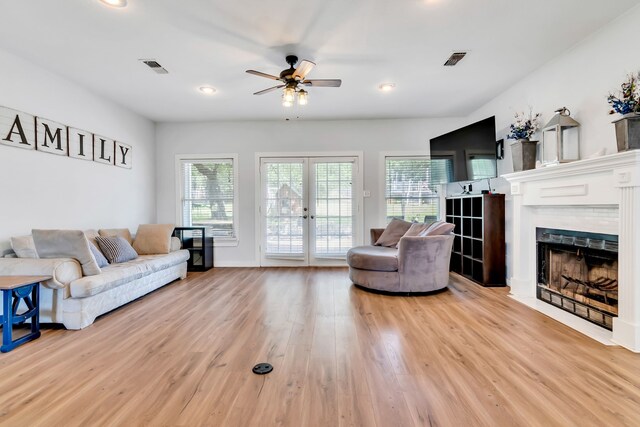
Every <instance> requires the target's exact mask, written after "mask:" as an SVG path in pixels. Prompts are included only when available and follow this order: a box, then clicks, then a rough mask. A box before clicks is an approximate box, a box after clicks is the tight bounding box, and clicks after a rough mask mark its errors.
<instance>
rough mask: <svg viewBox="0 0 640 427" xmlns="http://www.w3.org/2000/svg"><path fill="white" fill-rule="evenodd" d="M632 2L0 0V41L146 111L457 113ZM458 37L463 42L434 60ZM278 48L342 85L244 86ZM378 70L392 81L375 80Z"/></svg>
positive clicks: (274, 62) (181, 115)
mask: <svg viewBox="0 0 640 427" xmlns="http://www.w3.org/2000/svg"><path fill="white" fill-rule="evenodd" d="M638 3H639V1H638V0H615V1H610V0H609V1H606V0H535V1H532V0H242V1H241V0H235V1H228V0H226V1H222V0H173V1H171V0H129V6H128V7H127V8H124V9H114V8H109V7H106V6H104V5H103V4H102V3H100V2H99V1H97V0H65V1H51V0H22V1H16V0H12V1H9V0H0V16H1V17H2V25H0V48H4V49H6V50H8V51H11V52H13V53H15V54H17V55H19V56H22V57H24V58H26V59H27V60H30V61H32V62H34V63H37V64H39V65H42V66H44V67H45V68H47V69H50V70H52V71H55V72H57V73H59V74H61V75H63V76H65V77H67V78H69V79H70V80H72V81H75V82H77V83H79V84H81V85H84V86H85V87H87V88H89V89H91V90H92V91H94V92H97V93H99V94H101V95H103V96H105V97H106V98H110V99H112V100H114V101H116V102H117V103H119V104H121V105H124V106H126V107H128V108H130V109H131V110H133V111H135V112H138V113H140V114H141V115H143V116H146V117H148V118H150V119H152V120H155V121H196V120H226V119H232V120H235V119H282V118H283V117H296V116H300V118H302V119H329V118H333V119H336V118H337V119H352V118H395V117H443V116H462V115H466V114H468V113H470V112H471V111H473V110H474V109H475V108H477V107H479V106H481V105H482V104H483V103H485V102H487V101H488V100H489V99H491V97H493V96H495V95H496V94H498V93H499V92H500V91H502V90H504V89H506V88H507V87H509V86H510V85H512V84H513V83H514V82H516V81H517V80H518V79H520V78H522V77H523V76H525V75H527V74H528V73H530V72H531V71H532V70H534V69H535V68H537V67H539V66H541V65H542V64H543V63H545V62H546V61H548V60H550V59H552V58H554V57H555V56H557V55H559V54H561V53H562V52H563V51H565V50H566V49H568V48H570V47H571V46H572V45H574V44H576V43H577V42H579V41H580V40H582V39H584V38H585V37H586V36H588V35H589V34H590V33H593V32H594V31H596V30H597V29H598V28H600V27H602V26H603V25H605V24H606V23H608V22H609V21H611V20H612V19H614V18H616V17H617V16H619V15H621V14H622V13H624V12H625V11H626V10H628V9H630V8H631V7H633V6H635V5H636V4H638ZM621 42H624V41H621ZM459 49H462V50H468V51H469V52H470V53H469V55H467V57H466V58H465V59H463V60H462V61H461V62H460V63H459V64H458V66H456V67H454V68H450V67H446V68H445V67H443V66H442V64H443V63H444V61H445V60H446V58H447V57H448V56H449V55H450V54H451V52H452V51H454V50H459ZM288 53H295V54H297V55H298V56H299V57H300V58H301V59H302V58H304V59H309V60H311V61H314V62H316V63H317V64H318V65H317V66H316V68H315V69H314V70H313V71H312V73H311V74H310V75H309V78H341V79H342V80H343V84H342V87H341V88H310V89H309V92H310V100H309V105H307V106H305V107H296V108H295V109H293V110H291V109H286V110H285V109H284V107H282V106H281V104H280V99H279V92H272V93H269V94H266V95H262V96H253V95H252V93H253V92H255V91H258V90H261V89H265V88H268V87H270V86H272V85H273V84H272V83H273V81H270V80H267V79H262V78H259V77H255V76H251V75H249V74H246V73H245V72H244V71H245V70H246V69H256V70H260V71H264V72H267V73H271V74H278V73H279V71H280V70H282V69H284V68H287V67H286V64H285V62H284V56H285V55H286V54H288ZM140 58H153V59H156V60H158V61H159V62H160V63H161V64H162V65H163V66H164V67H165V68H166V69H168V70H169V74H168V75H157V74H155V73H153V72H152V71H151V70H150V69H148V68H147V67H146V66H144V65H142V64H141V63H140V62H138V59H140ZM1 74H2V72H1V71H0V76H1ZM383 82H394V83H395V84H396V85H397V88H396V90H394V91H393V92H391V93H381V92H380V91H378V90H377V87H378V85H379V84H380V83H383ZM202 85H212V86H214V87H216V88H217V89H218V92H217V93H216V94H215V95H213V96H205V95H203V94H201V93H200V92H198V90H197V88H198V87H200V86H202Z"/></svg>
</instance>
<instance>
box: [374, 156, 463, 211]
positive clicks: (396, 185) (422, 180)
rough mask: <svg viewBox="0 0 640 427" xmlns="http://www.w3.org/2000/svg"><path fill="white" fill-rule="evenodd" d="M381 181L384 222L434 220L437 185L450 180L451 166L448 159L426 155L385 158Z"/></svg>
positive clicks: (437, 201) (451, 174)
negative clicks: (383, 200)
mask: <svg viewBox="0 0 640 427" xmlns="http://www.w3.org/2000/svg"><path fill="white" fill-rule="evenodd" d="M385 180H386V185H385V201H386V218H387V222H389V221H391V220H392V219H394V218H398V219H404V220H405V221H412V222H425V221H427V222H428V221H435V220H436V219H438V214H439V212H440V198H439V196H438V194H437V186H438V185H439V184H444V183H447V182H451V181H452V180H453V165H452V164H451V160H450V159H429V158H428V157H426V156H414V157H386V158H385Z"/></svg>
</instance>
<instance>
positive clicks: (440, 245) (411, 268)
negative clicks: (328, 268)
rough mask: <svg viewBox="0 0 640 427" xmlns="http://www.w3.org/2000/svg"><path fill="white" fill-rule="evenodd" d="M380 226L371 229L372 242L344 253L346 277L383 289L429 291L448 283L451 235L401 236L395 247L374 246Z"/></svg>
mask: <svg viewBox="0 0 640 427" xmlns="http://www.w3.org/2000/svg"><path fill="white" fill-rule="evenodd" d="M383 231H384V229H383V228H372V229H371V245H370V246H358V247H355V248H351V249H350V250H349V252H348V253H347V263H348V264H349V278H350V279H351V281H352V282H353V283H355V284H356V285H359V286H362V287H365V288H369V289H375V290H378V291H385V292H399V293H410V292H430V291H435V290H438V289H442V288H445V287H446V286H447V285H448V283H449V260H450V258H451V248H452V246H453V239H454V236H453V235H452V234H447V235H440V236H425V237H402V238H401V239H400V242H399V243H398V248H397V249H396V248H388V247H384V246H373V244H374V243H375V242H376V241H377V240H378V238H379V237H380V235H381V234H382V232H383Z"/></svg>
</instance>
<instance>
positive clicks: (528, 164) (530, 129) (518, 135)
mask: <svg viewBox="0 0 640 427" xmlns="http://www.w3.org/2000/svg"><path fill="white" fill-rule="evenodd" d="M515 119H516V121H515V123H512V124H511V126H510V127H509V135H507V138H509V139H514V140H515V142H513V143H511V156H512V158H513V170H514V171H515V172H520V171H523V170H529V169H534V168H535V167H536V146H537V145H538V141H531V137H532V136H533V134H534V133H536V132H537V131H538V127H539V124H538V120H539V119H540V113H536V114H533V112H532V111H531V110H529V115H528V116H525V114H524V113H516V114H515Z"/></svg>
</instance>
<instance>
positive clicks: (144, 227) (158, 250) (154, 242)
mask: <svg viewBox="0 0 640 427" xmlns="http://www.w3.org/2000/svg"><path fill="white" fill-rule="evenodd" d="M174 228H175V226H174V225H173V224H140V225H139V226H138V231H137V232H136V239H135V240H134V241H133V249H135V250H136V252H137V253H138V254H140V255H155V254H168V253H169V252H170V251H171V235H172V234H173V229H174Z"/></svg>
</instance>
